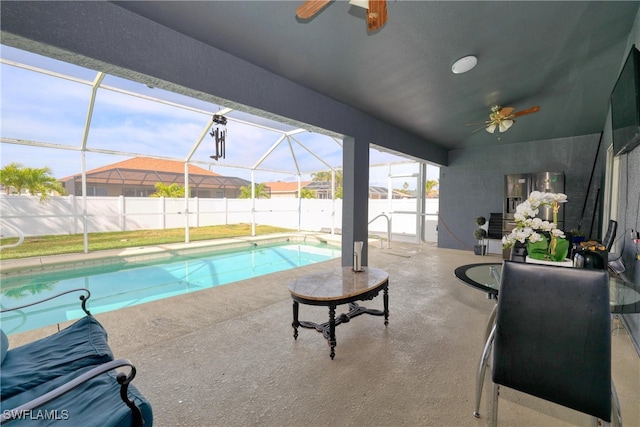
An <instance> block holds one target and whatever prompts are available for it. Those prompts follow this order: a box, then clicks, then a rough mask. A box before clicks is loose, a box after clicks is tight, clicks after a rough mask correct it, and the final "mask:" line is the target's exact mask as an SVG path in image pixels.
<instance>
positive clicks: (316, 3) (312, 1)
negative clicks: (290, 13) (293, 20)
mask: <svg viewBox="0 0 640 427" xmlns="http://www.w3.org/2000/svg"><path fill="white" fill-rule="evenodd" d="M329 2H331V0H307V1H305V2H304V3H302V4H301V5H300V6H298V9H296V16H297V17H298V18H300V19H309V18H312V17H313V16H314V15H315V14H316V13H318V12H320V11H321V10H322V9H323V8H324V7H325V6H326V5H328V4H329Z"/></svg>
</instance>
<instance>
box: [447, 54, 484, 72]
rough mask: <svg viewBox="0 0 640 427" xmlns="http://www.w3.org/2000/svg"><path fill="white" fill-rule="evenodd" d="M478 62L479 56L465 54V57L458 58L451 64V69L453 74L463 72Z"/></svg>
mask: <svg viewBox="0 0 640 427" xmlns="http://www.w3.org/2000/svg"><path fill="white" fill-rule="evenodd" d="M477 63H478V58H476V57H475V56H473V55H469V56H465V57H463V58H460V59H458V60H457V61H456V62H454V63H453V65H452V66H451V71H452V72H453V74H462V73H466V72H467V71H469V70H471V69H473V67H475V66H476V64H477Z"/></svg>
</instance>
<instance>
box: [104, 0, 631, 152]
mask: <svg viewBox="0 0 640 427" xmlns="http://www.w3.org/2000/svg"><path fill="white" fill-rule="evenodd" d="M114 3H116V4H118V5H119V6H121V7H122V8H124V9H127V10H129V11H131V12H135V13H136V14H139V15H141V16H144V17H146V18H148V19H150V20H152V21H155V22H158V23H160V24H162V25H164V26H166V27H169V28H171V29H173V30H175V31H177V32H180V33H182V34H185V35H187V36H189V37H192V38H194V39H197V40H199V41H200V42H203V43H206V44H208V45H210V46H213V47H215V48H217V49H220V50H223V51H225V52H228V53H230V54H232V55H234V56H237V57H239V58H242V59H244V60H246V61H248V62H251V63H253V64H255V65H258V66H260V67H262V68H264V69H266V70H268V71H270V72H273V73H275V74H278V75H281V76H283V77H285V78H287V79H289V80H292V81H294V82H296V83H299V84H300V85H302V86H305V87H307V88H310V89H312V90H314V91H316V92H319V93H321V94H324V95H326V96H328V97H330V98H333V99H335V100H337V101H339V102H341V103H344V104H346V105H348V106H350V107H353V108H355V109H357V110H360V111H363V112H366V113H368V114H370V115H372V116H374V117H377V118H379V119H382V120H384V121H386V122H388V123H391V124H393V125H395V126H397V127H398V128H401V129H404V130H407V131H409V132H410V133H412V134H416V135H418V136H420V137H422V138H424V139H425V140H427V141H431V142H434V143H436V144H438V145H439V146H441V147H444V148H446V149H456V148H463V147H467V146H485V145H493V144H504V143H516V142H523V141H531V140H546V139H553V138H560V137H567V136H574V135H587V134H593V133H599V132H600V131H602V129H603V127H604V123H605V120H606V117H607V111H608V108H609V95H610V93H611V90H612V88H613V85H614V84H615V81H616V78H617V76H618V72H619V70H620V67H621V61H620V58H621V57H623V56H624V52H623V50H624V48H625V43H626V40H627V37H628V35H629V31H630V29H631V27H632V25H633V22H634V19H635V17H636V13H637V10H638V4H639V3H638V2H636V1H633V2H622V1H621V2H617V1H616V2H595V1H584V2H583V1H571V2H536V1H517V2H504V1H499V2H488V1H481V2H464V1H461V2H440V1H388V2H387V8H388V16H389V19H388V22H387V24H386V25H385V26H384V27H382V29H380V30H379V31H377V32H375V33H372V34H369V33H367V30H366V23H365V19H364V10H363V9H360V8H358V7H355V6H351V5H350V4H349V3H348V2H346V1H337V2H331V3H330V4H329V6H327V7H326V8H324V9H323V10H322V11H321V12H320V13H319V14H317V15H316V16H315V17H314V18H312V19H310V20H308V21H302V20H300V19H297V18H296V16H295V10H296V8H297V7H298V5H299V4H300V3H301V1H300V2H291V1H280V2H272V1H228V2H226V1H219V2H198V1H193V2H183V1H182V2H172V1H145V2H114ZM465 55H475V56H477V58H478V65H477V67H476V68H475V69H473V70H471V71H470V72H468V73H466V74H459V75H456V74H453V73H452V72H451V66H452V64H453V62H454V61H456V60H457V59H459V58H461V57H463V56H465ZM494 104H499V105H502V106H512V107H514V108H516V110H520V109H525V108H529V107H532V106H540V107H541V110H540V112H538V113H536V114H533V115H529V116H525V117H522V118H519V119H518V120H517V123H516V124H515V125H514V126H513V127H512V128H511V129H510V130H509V131H508V132H507V133H504V134H501V135H500V138H499V139H498V137H497V136H496V135H490V134H488V133H487V132H484V131H479V132H475V133H473V132H472V130H474V129H477V127H474V126H467V124H469V123H478V122H483V121H484V120H487V118H488V115H489V112H490V107H491V106H492V105H494ZM496 133H497V132H496Z"/></svg>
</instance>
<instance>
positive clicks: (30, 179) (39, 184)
mask: <svg viewBox="0 0 640 427" xmlns="http://www.w3.org/2000/svg"><path fill="white" fill-rule="evenodd" d="M0 183H2V184H3V185H4V187H5V191H6V193H7V194H11V189H13V190H14V191H15V192H16V193H18V194H20V193H21V192H22V191H23V190H27V191H28V192H29V194H30V195H32V196H37V195H40V201H41V202H44V201H46V200H48V199H49V198H50V195H49V193H50V192H51V191H55V192H57V193H58V194H60V195H64V194H65V190H64V187H63V186H62V184H61V183H60V181H58V180H57V179H55V178H54V177H53V176H52V175H51V169H50V168H48V167H43V168H28V167H25V166H23V165H21V164H20V163H16V162H13V163H9V164H8V165H7V166H5V167H4V168H2V169H0Z"/></svg>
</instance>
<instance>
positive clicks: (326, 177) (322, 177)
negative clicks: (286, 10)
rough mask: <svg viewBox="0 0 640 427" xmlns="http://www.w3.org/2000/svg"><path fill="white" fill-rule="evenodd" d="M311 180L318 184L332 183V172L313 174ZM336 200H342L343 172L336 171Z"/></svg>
mask: <svg viewBox="0 0 640 427" xmlns="http://www.w3.org/2000/svg"><path fill="white" fill-rule="evenodd" d="M311 180H312V181H317V182H331V171H321V172H315V173H312V174H311ZM335 185H336V194H335V196H334V197H335V198H336V199H342V170H337V171H336V183H335Z"/></svg>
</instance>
